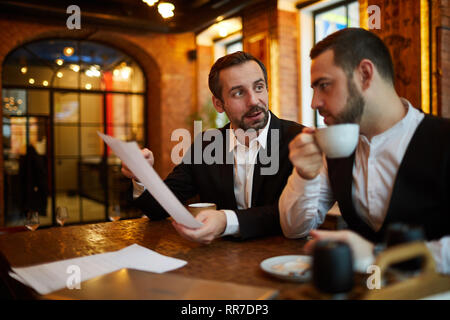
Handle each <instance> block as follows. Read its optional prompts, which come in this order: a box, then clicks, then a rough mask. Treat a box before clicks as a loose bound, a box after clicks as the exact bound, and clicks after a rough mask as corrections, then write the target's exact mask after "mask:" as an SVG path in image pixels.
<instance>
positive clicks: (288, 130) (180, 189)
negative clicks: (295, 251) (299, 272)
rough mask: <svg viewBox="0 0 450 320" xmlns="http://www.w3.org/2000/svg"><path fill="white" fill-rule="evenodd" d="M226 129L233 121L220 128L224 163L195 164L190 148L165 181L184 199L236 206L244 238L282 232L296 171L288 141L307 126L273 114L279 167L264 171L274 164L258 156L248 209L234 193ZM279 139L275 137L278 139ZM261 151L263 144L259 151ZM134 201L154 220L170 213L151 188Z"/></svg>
mask: <svg viewBox="0 0 450 320" xmlns="http://www.w3.org/2000/svg"><path fill="white" fill-rule="evenodd" d="M226 129H229V124H228V125H226V126H225V127H223V128H221V129H219V131H220V135H221V136H222V138H223V141H224V142H225V141H226V143H224V144H223V146H224V148H223V150H222V155H221V158H222V159H223V160H224V161H223V162H222V164H220V163H213V164H206V163H204V162H203V161H202V163H200V164H195V163H194V162H193V154H192V152H188V153H187V154H186V155H185V157H184V159H183V162H182V163H181V164H179V165H177V166H176V167H175V168H174V169H173V171H172V172H171V173H170V174H169V175H168V176H167V178H166V179H165V180H164V182H165V183H166V184H167V186H168V187H169V188H170V190H172V192H173V193H174V194H175V196H176V197H177V198H178V199H179V200H180V201H181V202H183V203H185V202H186V201H187V200H189V199H191V198H192V197H194V196H198V197H199V198H200V199H199V201H200V202H212V203H215V204H216V205H217V209H218V210H221V209H230V210H234V211H235V212H236V215H237V218H238V221H239V228H240V236H241V238H242V239H246V238H251V237H257V236H263V235H269V234H279V233H281V227H280V221H279V211H278V199H279V197H280V195H281V192H282V191H283V188H284V186H285V184H286V182H287V179H288V177H289V175H290V174H291V173H292V164H291V163H290V161H289V158H288V154H289V148H288V145H289V142H290V141H291V140H292V138H294V137H295V136H296V135H297V134H298V133H300V132H301V130H302V129H303V126H302V125H299V124H298V123H295V122H292V121H287V120H281V119H279V118H277V117H276V116H275V115H274V114H271V122H270V126H269V132H268V134H267V145H266V147H267V153H268V155H269V157H270V156H271V155H272V152H276V151H275V150H276V149H275V148H274V146H273V145H272V141H271V132H272V131H273V130H274V129H276V130H279V131H278V132H279V140H277V141H279V157H278V160H279V166H278V171H277V172H276V173H275V174H274V175H261V169H262V168H265V167H266V168H267V167H270V165H271V164H267V165H264V164H261V162H260V158H259V156H258V161H257V163H256V164H255V168H254V175H253V189H252V206H251V208H249V209H244V210H238V209H237V204H236V199H235V196H234V183H233V179H234V172H233V161H231V162H230V161H229V162H226V161H225V160H226V159H227V158H228V159H233V155H232V153H230V152H228V150H229V148H228V146H229V142H228V140H229V139H228V138H227V135H228V132H227V131H226ZM199 136H200V137H198V138H197V139H199V141H201V140H202V137H201V135H199ZM197 139H196V140H197ZM277 141H274V143H276V142H277ZM197 143H198V142H197ZM210 143H211V142H210V141H206V142H201V146H202V150H204V149H205V147H207V146H208V145H209V144H210ZM193 149H194V147H193V146H191V149H190V150H193ZM219 152H220V151H219ZM261 152H262V148H261V149H260V151H259V154H261ZM262 162H264V161H262ZM189 163H190V164H189ZM193 163H194V164H193ZM134 204H135V205H136V206H137V207H138V208H140V209H141V210H143V211H144V212H145V214H146V215H147V216H148V217H149V218H151V219H153V220H158V219H164V218H166V217H167V216H168V214H167V213H166V212H165V210H164V209H163V208H162V207H161V206H160V205H159V203H158V202H157V201H156V200H155V199H154V198H153V197H152V196H151V195H150V193H149V192H148V191H145V192H144V193H143V194H142V195H141V196H140V197H139V198H137V199H136V200H135V201H134Z"/></svg>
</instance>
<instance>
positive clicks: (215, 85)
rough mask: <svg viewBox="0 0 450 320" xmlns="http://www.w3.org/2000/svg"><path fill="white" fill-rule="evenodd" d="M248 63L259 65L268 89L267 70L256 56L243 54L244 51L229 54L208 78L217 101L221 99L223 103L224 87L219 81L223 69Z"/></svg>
mask: <svg viewBox="0 0 450 320" xmlns="http://www.w3.org/2000/svg"><path fill="white" fill-rule="evenodd" d="M248 61H255V62H256V63H258V65H259V66H260V67H261V70H262V72H263V74H264V80H265V82H266V87H268V84H267V70H266V67H265V66H264V64H263V63H262V62H261V61H260V60H258V59H257V58H255V57H254V56H252V55H251V54H250V53H247V52H243V51H237V52H234V53H231V54H228V55H226V56H223V57H221V58H219V59H217V61H216V62H215V63H214V65H213V66H212V67H211V71H210V72H209V77H208V85H209V90H211V92H212V94H213V95H214V96H215V97H216V98H217V99H219V100H220V101H222V102H223V99H222V86H221V85H220V79H219V76H220V71H222V70H223V69H226V68H229V67H232V66H236V65H239V64H243V63H245V62H248Z"/></svg>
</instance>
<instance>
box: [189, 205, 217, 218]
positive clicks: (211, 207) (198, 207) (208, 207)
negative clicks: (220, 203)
mask: <svg viewBox="0 0 450 320" xmlns="http://www.w3.org/2000/svg"><path fill="white" fill-rule="evenodd" d="M187 209H188V211H189V212H190V213H191V214H192V215H193V216H194V217H195V216H196V215H197V214H199V213H200V212H201V211H203V210H216V205H215V204H214V203H205V202H199V203H191V204H189V205H188V206H187Z"/></svg>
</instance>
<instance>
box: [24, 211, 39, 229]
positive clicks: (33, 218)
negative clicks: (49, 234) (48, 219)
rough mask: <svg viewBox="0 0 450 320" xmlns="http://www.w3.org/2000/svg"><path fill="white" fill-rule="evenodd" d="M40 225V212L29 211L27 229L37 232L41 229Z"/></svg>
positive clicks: (26, 222)
mask: <svg viewBox="0 0 450 320" xmlns="http://www.w3.org/2000/svg"><path fill="white" fill-rule="evenodd" d="M39 224H40V222H39V212H38V211H35V210H30V211H28V212H27V218H26V221H25V227H27V229H28V230H31V231H35V230H36V229H37V228H38V227H39Z"/></svg>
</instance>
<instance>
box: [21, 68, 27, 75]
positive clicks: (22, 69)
mask: <svg viewBox="0 0 450 320" xmlns="http://www.w3.org/2000/svg"><path fill="white" fill-rule="evenodd" d="M20 72H22V73H23V74H25V73H27V72H28V68H27V67H22V68H20Z"/></svg>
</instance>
